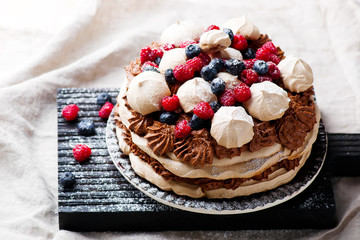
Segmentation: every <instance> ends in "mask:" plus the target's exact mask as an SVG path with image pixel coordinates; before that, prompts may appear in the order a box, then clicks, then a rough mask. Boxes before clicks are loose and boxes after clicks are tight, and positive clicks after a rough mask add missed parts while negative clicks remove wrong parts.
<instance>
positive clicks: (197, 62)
mask: <svg viewBox="0 0 360 240" xmlns="http://www.w3.org/2000/svg"><path fill="white" fill-rule="evenodd" d="M186 65H188V66H190V68H191V69H193V70H194V71H195V72H198V71H200V70H201V69H202V67H203V61H202V60H201V58H199V57H194V58H192V59H189V60H187V61H186Z"/></svg>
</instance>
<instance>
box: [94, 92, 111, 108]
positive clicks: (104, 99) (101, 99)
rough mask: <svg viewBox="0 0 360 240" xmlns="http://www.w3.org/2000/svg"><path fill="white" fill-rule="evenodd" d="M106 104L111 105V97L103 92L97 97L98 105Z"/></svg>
mask: <svg viewBox="0 0 360 240" xmlns="http://www.w3.org/2000/svg"><path fill="white" fill-rule="evenodd" d="M106 102H110V103H111V96H110V95H109V94H108V93H107V92H102V93H99V95H97V98H96V103H97V104H99V105H101V106H102V105H104V104H105V103H106Z"/></svg>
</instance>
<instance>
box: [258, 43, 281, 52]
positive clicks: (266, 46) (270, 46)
mask: <svg viewBox="0 0 360 240" xmlns="http://www.w3.org/2000/svg"><path fill="white" fill-rule="evenodd" d="M261 48H263V49H265V51H267V52H269V53H272V54H275V55H277V52H278V51H277V49H276V47H275V45H274V44H273V43H272V42H271V41H269V42H266V43H264V45H262V46H261Z"/></svg>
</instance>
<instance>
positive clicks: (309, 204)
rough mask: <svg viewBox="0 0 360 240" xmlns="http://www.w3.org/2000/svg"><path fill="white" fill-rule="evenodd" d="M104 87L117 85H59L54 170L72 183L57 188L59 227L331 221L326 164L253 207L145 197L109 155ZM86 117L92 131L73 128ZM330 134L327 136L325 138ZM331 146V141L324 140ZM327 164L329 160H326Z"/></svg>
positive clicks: (330, 224)
mask: <svg viewBox="0 0 360 240" xmlns="http://www.w3.org/2000/svg"><path fill="white" fill-rule="evenodd" d="M103 91H105V92H108V93H109V94H110V95H111V96H112V97H113V99H114V100H115V98H116V96H117V94H118V92H119V89H76V88H70V89H58V97H57V101H58V172H59V174H61V173H63V172H66V171H68V172H72V173H74V175H75V177H76V184H75V186H74V187H73V188H71V189H64V188H63V187H62V186H61V185H60V184H59V188H58V193H59V200H58V207H59V209H58V210H59V227H60V229H67V230H76V231H109V230H120V231H130V230H139V231H141V230H199V229H212V230H218V229H219V230H220V229H269V228H282V229H286V228H329V227H333V226H334V225H335V224H336V221H335V209H336V208H335V201H334V196H333V191H332V185H331V181H330V177H329V171H328V169H329V167H326V166H325V169H323V171H322V173H320V175H319V176H318V177H317V178H316V180H315V182H314V183H312V184H311V185H310V187H309V188H307V189H306V190H305V191H304V192H303V193H301V194H300V195H299V196H297V197H295V198H294V199H291V200H289V201H287V202H286V203H283V204H281V205H278V206H275V207H272V208H269V209H266V210H262V211H259V212H254V213H247V214H235V215H206V214H199V213H192V212H187V211H182V210H178V209H175V208H172V207H168V206H165V205H163V204H161V203H158V202H156V201H155V200H153V199H151V198H149V197H147V196H146V195H145V194H143V193H142V192H140V191H139V190H137V189H135V188H134V187H133V186H132V185H131V184H129V183H128V182H127V181H126V180H125V179H124V178H123V177H122V176H121V174H120V172H119V171H118V170H117V168H116V167H115V165H114V164H113V162H112V161H111V159H110V156H109V154H108V151H107V146H106V142H105V129H106V121H105V120H102V119H100V118H99V117H98V110H99V108H100V107H99V106H98V105H97V104H96V96H97V94H98V93H100V92H103ZM72 103H75V104H77V105H78V106H79V108H80V111H79V115H78V120H75V121H74V122H66V121H65V120H64V119H63V118H62V116H61V110H62V108H63V107H64V106H65V105H67V104H72ZM85 118H91V119H92V120H93V121H94V123H95V126H96V134H95V135H94V136H90V137H86V136H80V135H79V134H78V132H77V128H76V126H77V123H78V121H80V120H82V119H85ZM329 139H330V138H329ZM78 143H85V144H87V145H88V146H89V147H91V148H92V156H91V157H90V159H89V160H87V161H85V162H84V163H81V164H80V163H78V162H77V161H75V160H74V158H73V156H72V148H73V146H74V145H75V144H78ZM329 146H330V143H329ZM326 165H329V163H327V162H326Z"/></svg>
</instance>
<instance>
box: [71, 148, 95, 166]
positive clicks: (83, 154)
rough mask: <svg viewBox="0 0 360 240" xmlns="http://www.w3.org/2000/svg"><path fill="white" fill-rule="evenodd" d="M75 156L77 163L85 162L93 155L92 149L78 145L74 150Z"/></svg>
mask: <svg viewBox="0 0 360 240" xmlns="http://www.w3.org/2000/svg"><path fill="white" fill-rule="evenodd" d="M73 155H74V158H75V159H76V160H77V161H79V162H82V161H85V160H86V159H88V158H89V157H90V155H91V148H89V147H88V146H86V145H85V144H77V145H76V146H75V147H74V148H73Z"/></svg>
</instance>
